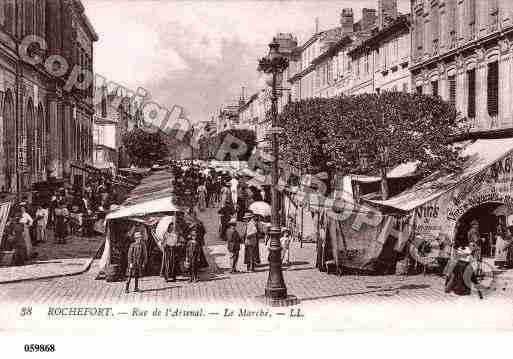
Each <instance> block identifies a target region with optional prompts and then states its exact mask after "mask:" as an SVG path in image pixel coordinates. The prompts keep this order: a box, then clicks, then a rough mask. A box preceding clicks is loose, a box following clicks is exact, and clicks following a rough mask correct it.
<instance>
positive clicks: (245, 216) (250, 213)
mask: <svg viewBox="0 0 513 359" xmlns="http://www.w3.org/2000/svg"><path fill="white" fill-rule="evenodd" d="M253 217H255V215H254V214H253V212H246V214H245V215H244V219H251V218H253Z"/></svg>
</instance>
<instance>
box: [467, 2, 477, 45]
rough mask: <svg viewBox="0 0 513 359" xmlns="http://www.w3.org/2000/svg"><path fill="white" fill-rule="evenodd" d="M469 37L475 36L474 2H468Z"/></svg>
mask: <svg viewBox="0 0 513 359" xmlns="http://www.w3.org/2000/svg"><path fill="white" fill-rule="evenodd" d="M468 19H469V35H470V38H471V39H473V38H474V37H475V36H476V0H468Z"/></svg>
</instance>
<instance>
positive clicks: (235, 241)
mask: <svg viewBox="0 0 513 359" xmlns="http://www.w3.org/2000/svg"><path fill="white" fill-rule="evenodd" d="M228 225H229V227H228V229H227V230H226V239H227V246H228V252H230V262H231V270H230V273H237V272H238V270H237V261H238V260H239V251H240V243H241V238H240V235H239V232H237V228H236V227H237V219H235V218H232V219H230V221H229V222H228Z"/></svg>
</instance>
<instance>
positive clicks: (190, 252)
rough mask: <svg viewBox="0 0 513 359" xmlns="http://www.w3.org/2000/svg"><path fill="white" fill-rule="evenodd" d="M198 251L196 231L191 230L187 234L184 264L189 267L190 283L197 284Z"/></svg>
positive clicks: (199, 249)
mask: <svg viewBox="0 0 513 359" xmlns="http://www.w3.org/2000/svg"><path fill="white" fill-rule="evenodd" d="M200 251H201V245H200V242H199V240H198V232H197V230H196V229H192V230H191V232H190V233H189V238H188V241H187V249H186V254H185V258H186V263H187V264H188V266H189V273H190V282H191V283H192V282H198V281H199V277H198V267H199V264H200Z"/></svg>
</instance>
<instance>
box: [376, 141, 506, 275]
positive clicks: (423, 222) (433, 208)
mask: <svg viewBox="0 0 513 359" xmlns="http://www.w3.org/2000/svg"><path fill="white" fill-rule="evenodd" d="M457 145H458V146H459V147H460V156H461V157H463V158H464V163H463V165H462V169H461V170H460V171H458V172H455V173H449V172H444V171H437V172H435V173H433V174H432V175H431V176H429V177H427V178H425V179H424V180H422V181H421V182H419V183H417V184H416V185H414V186H413V187H411V188H410V189H408V190H406V191H404V192H402V193H401V194H399V195H397V196H395V197H392V198H390V199H388V200H386V201H377V200H374V201H369V203H372V204H373V205H376V206H378V207H381V208H384V207H388V208H395V209H397V210H402V211H405V212H407V213H408V216H409V217H410V218H412V221H413V222H414V223H415V229H414V233H415V237H416V239H417V241H424V242H426V243H428V245H427V247H429V249H430V250H429V252H430V253H429V256H430V258H431V262H432V264H433V265H436V264H437V262H438V261H437V259H438V258H440V253H441V250H442V249H443V248H444V246H445V244H446V243H450V245H451V247H452V248H451V251H452V254H453V253H454V250H455V248H457V247H465V246H467V245H468V244H469V240H468V234H469V231H470V228H471V224H472V223H477V231H478V235H479V236H480V237H481V250H482V254H483V256H484V257H485V258H486V257H489V258H491V259H492V260H493V257H494V256H495V249H496V248H495V243H496V238H495V237H496V236H497V232H496V228H497V226H498V224H499V223H501V224H503V225H505V226H508V225H510V223H508V218H511V216H512V214H513V139H511V138H505V139H479V140H475V141H468V142H465V143H459V144H457ZM509 229H510V230H511V229H513V228H509Z"/></svg>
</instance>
